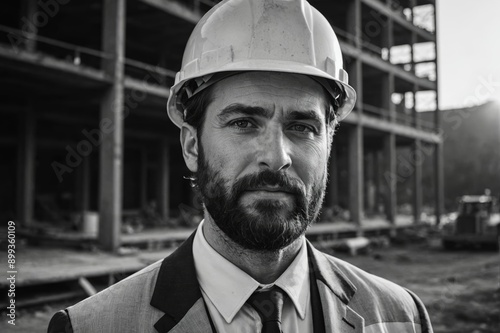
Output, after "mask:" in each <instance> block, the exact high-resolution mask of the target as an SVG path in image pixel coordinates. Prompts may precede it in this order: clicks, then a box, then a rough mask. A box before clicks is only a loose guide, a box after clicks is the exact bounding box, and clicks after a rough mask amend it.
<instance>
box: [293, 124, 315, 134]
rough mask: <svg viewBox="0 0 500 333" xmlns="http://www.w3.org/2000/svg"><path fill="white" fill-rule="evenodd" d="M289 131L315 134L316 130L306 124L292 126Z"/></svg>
mask: <svg viewBox="0 0 500 333" xmlns="http://www.w3.org/2000/svg"><path fill="white" fill-rule="evenodd" d="M289 129H290V130H292V131H295V132H299V133H316V132H317V131H316V129H315V128H314V127H313V126H309V125H306V124H292V125H291V126H290V127H289Z"/></svg>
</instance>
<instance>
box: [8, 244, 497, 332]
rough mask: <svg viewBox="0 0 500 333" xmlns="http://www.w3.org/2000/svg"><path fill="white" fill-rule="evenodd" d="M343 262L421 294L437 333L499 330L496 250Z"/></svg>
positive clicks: (33, 323)
mask: <svg viewBox="0 0 500 333" xmlns="http://www.w3.org/2000/svg"><path fill="white" fill-rule="evenodd" d="M335 255H336V256H337V257H339V258H341V259H343V260H346V261H349V262H351V263H353V264H354V265H356V266H358V267H360V268H362V269H364V270H366V271H368V272H370V273H373V274H376V275H379V276H382V277H384V278H387V279H389V280H391V281H393V282H395V283H397V284H400V285H402V286H405V287H407V288H409V289H411V290H413V291H414V292H415V293H417V294H418V295H419V296H420V298H421V299H422V301H423V302H424V303H425V305H426V306H427V309H428V311H429V314H430V317H431V320H432V323H433V327H434V331H435V332H437V333H487V332H488V333H498V332H500V323H499V321H500V281H499V277H500V256H499V254H498V253H495V252H492V251H478V250H461V251H454V252H449V251H444V250H442V249H441V248H440V247H439V246H438V245H434V246H430V245H427V244H418V245H404V246H403V245H399V246H394V245H393V246H391V247H390V248H379V249H374V250H373V251H371V252H370V253H367V254H360V255H358V256H355V257H352V256H349V255H347V254H343V253H335ZM72 303H74V300H73V301H70V302H67V303H58V304H50V305H45V306H41V307H37V308H32V309H27V310H18V313H17V318H16V326H15V327H13V326H11V325H9V324H7V319H6V318H7V317H6V315H5V313H2V321H1V322H0V332H23V333H38V332H46V328H47V324H48V321H49V320H50V317H51V315H52V314H53V313H54V312H55V311H57V310H58V309H61V308H64V307H66V306H68V305H70V304H72Z"/></svg>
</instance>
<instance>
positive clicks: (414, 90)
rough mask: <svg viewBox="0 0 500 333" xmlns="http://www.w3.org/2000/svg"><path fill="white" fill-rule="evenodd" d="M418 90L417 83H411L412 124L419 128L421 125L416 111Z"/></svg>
mask: <svg viewBox="0 0 500 333" xmlns="http://www.w3.org/2000/svg"><path fill="white" fill-rule="evenodd" d="M418 90H419V87H418V84H416V83H415V84H413V89H412V95H413V109H412V114H413V126H414V127H415V128H420V127H421V122H420V118H419V117H418V113H417V91H418Z"/></svg>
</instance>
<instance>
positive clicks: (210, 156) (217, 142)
mask: <svg viewBox="0 0 500 333" xmlns="http://www.w3.org/2000/svg"><path fill="white" fill-rule="evenodd" d="M203 147H204V152H205V159H206V160H207V161H208V162H209V164H210V165H211V166H212V167H213V168H216V169H217V170H221V173H222V174H223V175H224V177H225V178H230V177H233V178H234V176H235V175H236V174H237V173H238V169H239V168H241V166H242V165H244V164H245V163H250V161H251V160H252V156H251V154H249V153H248V152H249V150H250V149H249V148H248V145H247V144H239V143H238V142H236V141H235V140H234V139H231V138H228V137H226V136H224V135H218V136H212V137H210V138H207V139H206V140H204V144H203Z"/></svg>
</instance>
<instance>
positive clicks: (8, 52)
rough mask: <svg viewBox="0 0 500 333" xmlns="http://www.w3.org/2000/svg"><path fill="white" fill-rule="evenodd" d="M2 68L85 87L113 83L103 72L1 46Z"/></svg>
mask: <svg viewBox="0 0 500 333" xmlns="http://www.w3.org/2000/svg"><path fill="white" fill-rule="evenodd" d="M0 59H1V60H2V61H0V67H2V68H7V69H10V70H13V69H14V70H16V71H18V72H20V73H24V74H28V75H31V76H34V77H37V78H43V79H44V81H47V80H50V79H52V80H54V81H55V80H61V81H63V82H64V81H66V82H67V83H68V84H72V85H75V86H84V87H103V86H105V85H107V84H109V83H111V79H110V78H109V77H107V76H106V75H105V74H104V72H103V71H101V70H98V69H93V68H89V67H82V66H78V65H75V64H73V63H70V62H67V61H64V60H60V59H57V58H54V57H52V56H49V55H45V54H41V53H31V52H27V51H24V50H19V51H18V52H15V51H14V50H12V49H11V48H9V47H5V46H2V45H0Z"/></svg>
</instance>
